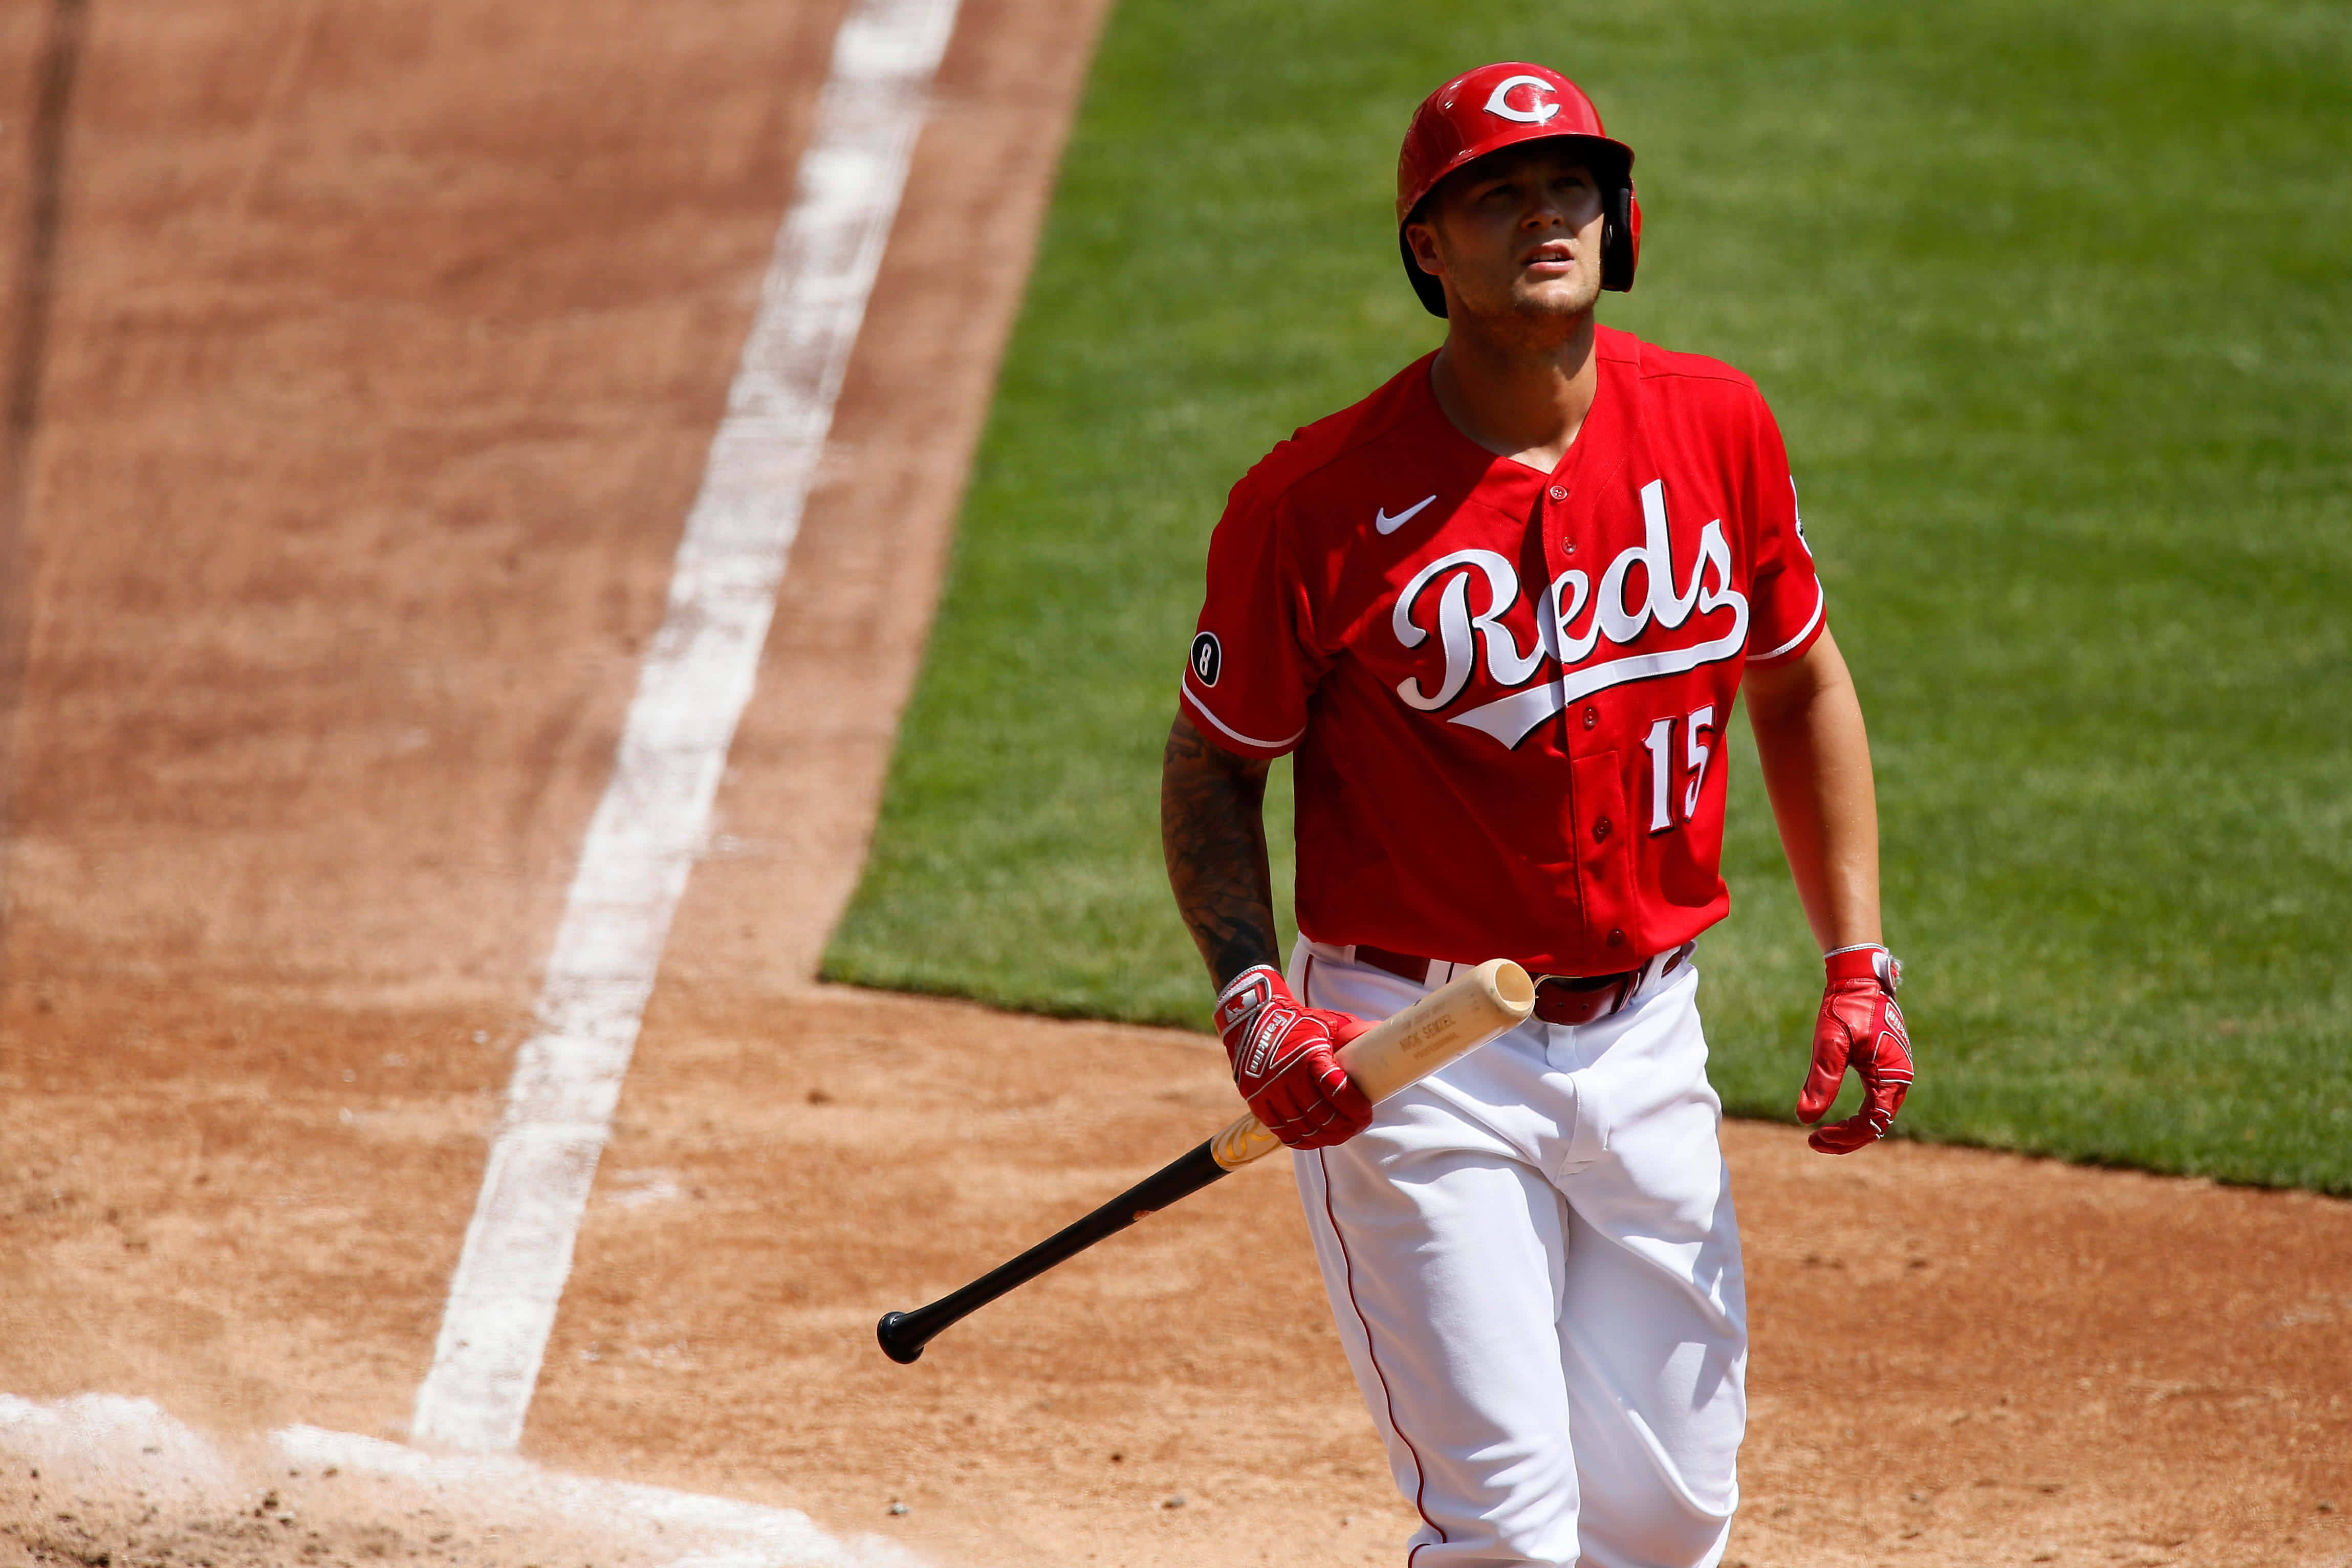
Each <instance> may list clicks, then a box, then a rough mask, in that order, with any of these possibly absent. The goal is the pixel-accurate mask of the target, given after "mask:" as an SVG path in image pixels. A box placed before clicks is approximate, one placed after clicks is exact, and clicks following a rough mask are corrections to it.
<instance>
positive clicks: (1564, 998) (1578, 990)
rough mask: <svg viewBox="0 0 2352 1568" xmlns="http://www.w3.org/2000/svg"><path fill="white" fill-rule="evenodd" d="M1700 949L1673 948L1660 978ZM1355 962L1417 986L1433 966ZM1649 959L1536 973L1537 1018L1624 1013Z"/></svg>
mask: <svg viewBox="0 0 2352 1568" xmlns="http://www.w3.org/2000/svg"><path fill="white" fill-rule="evenodd" d="M1696 945H1697V944H1696V943H1695V942H1685V943H1683V944H1682V946H1680V947H1678V948H1676V949H1675V951H1674V952H1673V954H1672V955H1671V956H1669V957H1668V958H1667V960H1666V962H1665V963H1664V966H1663V967H1661V968H1660V969H1659V970H1658V973H1660V974H1661V975H1666V974H1672V973H1674V972H1675V970H1677V969H1679V968H1681V967H1682V964H1683V961H1684V960H1685V959H1686V958H1688V957H1689V956H1690V955H1691V949H1692V948H1693V947H1695V946H1696ZM1356 960H1357V962H1358V963H1369V964H1370V965H1371V966H1372V967H1373V968H1374V969H1381V970H1386V971H1387V972H1388V973H1391V974H1393V975H1395V976H1396V977H1397V978H1398V979H1400V980H1410V981H1412V983H1413V984H1416V985H1426V984H1429V966H1430V964H1431V963H1433V962H1436V961H1433V960H1431V959H1426V958H1415V957H1414V956H1413V955H1412V954H1411V953H1408V952H1389V951H1388V950H1387V949H1385V948H1378V947H1368V946H1366V945H1365V944H1363V943H1362V942H1358V943H1357V944H1356ZM1650 963H1651V961H1650V960H1647V959H1645V960H1643V962H1642V963H1638V964H1636V965H1635V966H1634V967H1633V968H1631V969H1627V970H1623V971H1621V972H1619V973H1615V974H1538V975H1536V976H1535V977H1534V978H1535V983H1536V1016H1537V1017H1538V1018H1540V1019H1542V1020H1543V1021H1544V1022H1545V1023H1547V1024H1565V1025H1576V1024H1590V1023H1591V1022H1593V1021H1594V1020H1596V1019H1600V1018H1606V1017H1607V1016H1609V1015H1611V1014H1612V1013H1615V1012H1619V1011H1621V1010H1622V1008H1623V1007H1624V1005H1625V1004H1626V1003H1628V1002H1631V1001H1632V1000H1633V993H1634V992H1636V991H1638V990H1640V989H1641V985H1642V979H1643V976H1644V975H1646V974H1647V973H1649V972H1650Z"/></svg>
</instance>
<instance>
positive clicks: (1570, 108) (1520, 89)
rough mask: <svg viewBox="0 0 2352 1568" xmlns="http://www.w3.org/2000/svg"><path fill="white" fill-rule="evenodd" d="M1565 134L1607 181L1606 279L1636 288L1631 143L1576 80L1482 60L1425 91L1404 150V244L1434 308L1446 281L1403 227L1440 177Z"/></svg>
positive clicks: (1441, 309) (1416, 284) (1637, 212)
mask: <svg viewBox="0 0 2352 1568" xmlns="http://www.w3.org/2000/svg"><path fill="white" fill-rule="evenodd" d="M1555 136H1557V137H1562V138H1566V139H1569V140H1571V141H1575V142H1581V143H1583V145H1584V148H1585V151H1586V152H1587V153H1588V154H1590V156H1591V159H1592V165H1593V167H1592V174H1593V178H1595V179H1596V180H1598V181H1599V182H1600V184H1601V207H1602V211H1603V213H1604V214H1605V216H1606V219H1607V221H1606V222H1605V224H1604V225H1603V226H1602V227H1601V287H1602V288H1603V289H1619V290H1625V289H1632V288H1633V266H1634V263H1635V262H1636V261H1638V260H1639V259H1640V258H1641V254H1642V204H1641V203H1639V202H1637V201H1635V200H1634V199H1633V149H1632V148H1631V147H1628V146H1626V145H1625V143H1623V142H1615V141H1612V140H1611V139H1610V137H1609V134H1608V132H1605V131H1603V130H1601V111H1600V110H1597V109H1594V108H1593V107H1592V100H1591V99H1589V98H1587V97H1585V96H1584V92H1583V89H1580V88H1579V87H1578V86H1577V85H1576V84H1575V83H1574V82H1572V81H1570V80H1569V79H1567V78H1566V77H1564V76H1562V75H1560V74H1559V72H1558V71H1556V70H1552V69H1550V68H1548V67H1544V66H1535V65H1528V63H1526V62H1525V61H1523V60H1505V61H1502V62H1501V63H1499V64H1496V65H1491V66H1480V67H1479V68H1477V69H1476V70H1474V71H1470V72H1468V73H1466V74H1465V75H1462V76H1457V77H1455V78H1454V79H1453V80H1452V81H1449V82H1447V83H1446V84H1445V85H1444V87H1441V88H1439V89H1437V90H1436V91H1435V92H1433V93H1431V94H1430V95H1429V96H1428V97H1427V98H1424V99H1423V100H1421V107H1420V108H1419V109H1416V110H1413V111H1412V124H1411V125H1410V126H1408V127H1406V128H1405V133H1404V149H1403V151H1402V152H1400V153H1398V154H1397V249H1398V250H1399V251H1400V252H1402V255H1403V257H1404V275H1405V276H1406V277H1407V278H1409V279H1412V289H1413V292H1414V293H1416V294H1418V295H1420V296H1421V302H1422V303H1423V305H1425V306H1427V307H1428V309H1429V313H1430V314H1431V315H1433V316H1443V315H1444V314H1445V288H1444V285H1443V284H1441V283H1440V282H1438V280H1437V279H1434V278H1432V277H1431V276H1430V275H1429V274H1428V273H1426V272H1423V270H1422V269H1421V266H1420V264H1419V263H1418V262H1416V261H1414V260H1413V258H1412V247H1411V246H1410V245H1407V244H1406V243H1405V238H1404V226H1405V224H1406V223H1407V222H1408V221H1409V220H1410V219H1411V218H1412V215H1413V209H1414V208H1415V207H1418V206H1419V205H1421V203H1422V198H1423V197H1424V196H1426V195H1429V193H1430V192H1431V191H1433V190H1434V189H1436V187H1437V182H1438V181H1440V180H1442V179H1444V178H1445V176H1446V175H1448V174H1453V173H1454V171H1455V170H1457V169H1460V168H1464V167H1465V166H1467V165H1468V164H1470V163H1474V162H1475V161H1476V160H1478V159H1480V158H1483V157H1485V156H1486V154H1487V153H1494V152H1499V151H1500V150H1502V149H1503V148H1505V147H1515V146H1517V145H1518V144H1519V143H1520V142H1536V141H1541V140H1544V139H1546V138H1549V137H1555Z"/></svg>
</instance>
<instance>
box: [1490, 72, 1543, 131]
mask: <svg viewBox="0 0 2352 1568" xmlns="http://www.w3.org/2000/svg"><path fill="white" fill-rule="evenodd" d="M1515 87H1531V88H1534V89H1536V91H1537V92H1538V93H1539V94H1545V95H1549V93H1550V92H1551V90H1552V85H1551V83H1549V82H1548V81H1546V80H1544V79H1543V78H1541V77H1539V76H1507V77H1505V78H1504V79H1502V80H1500V81H1498V82H1496V84H1495V90H1494V92H1493V93H1492V94H1490V95H1489V96H1488V98H1487V100H1486V112H1487V113H1489V114H1499V115H1501V116H1502V117H1503V118H1504V119H1506V120H1516V121H1518V122H1519V123H1520V124H1522V125H1541V124H1542V123H1543V122H1544V121H1547V120H1549V119H1550V118H1551V117H1552V116H1553V115H1555V114H1558V113H1559V104H1557V103H1553V102H1550V101H1549V100H1548V98H1538V100H1536V106H1535V107H1534V108H1533V109H1513V108H1512V107H1511V105H1510V101H1509V100H1510V96H1511V89H1513V88H1515Z"/></svg>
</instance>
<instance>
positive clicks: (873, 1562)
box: [0, 1394, 922, 1568]
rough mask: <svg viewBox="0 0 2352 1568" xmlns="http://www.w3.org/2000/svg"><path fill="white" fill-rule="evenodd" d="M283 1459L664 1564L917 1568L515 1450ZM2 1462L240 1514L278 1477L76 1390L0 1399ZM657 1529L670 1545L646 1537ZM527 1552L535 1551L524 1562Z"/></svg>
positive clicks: (793, 1514)
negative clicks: (546, 1463)
mask: <svg viewBox="0 0 2352 1568" xmlns="http://www.w3.org/2000/svg"><path fill="white" fill-rule="evenodd" d="M269 1448H270V1451H271V1452H272V1453H273V1454H274V1455H275V1456H276V1458H277V1459H278V1461H279V1462H280V1463H282V1464H287V1465H292V1466H298V1467H300V1468H304V1469H307V1470H309V1471H310V1473H311V1474H313V1475H318V1474H320V1472H323V1471H328V1470H330V1469H331V1468H340V1469H342V1470H347V1471H352V1472H355V1473H362V1474H367V1475H373V1476H381V1477H383V1478H385V1479H387V1480H389V1481H391V1482H393V1483H394V1484H395V1485H397V1486H399V1487H401V1488H402V1489H403V1496H404V1497H405V1498H414V1499H416V1500H429V1501H434V1502H438V1503H440V1504H442V1505H445V1506H446V1507H448V1508H451V1509H454V1510H457V1511H461V1512H462V1513H463V1514H465V1515H466V1516H467V1518H468V1519H469V1520H470V1521H472V1522H475V1523H478V1524H484V1525H494V1526H499V1527H501V1528H506V1529H509V1530H516V1529H520V1530H522V1531H529V1530H530V1529H531V1528H532V1527H533V1526H534V1525H540V1526H545V1525H548V1524H554V1525H558V1526H561V1527H562V1528H563V1529H564V1530H565V1531H570V1532H580V1533H593V1534H595V1535H596V1536H598V1537H599V1538H603V1539H607V1540H612V1541H614V1542H623V1541H626V1542H631V1543H633V1544H635V1546H636V1547H637V1548H638V1549H639V1550H640V1551H642V1552H646V1553H647V1554H649V1555H650V1556H652V1557H653V1558H654V1559H655V1560H656V1561H660V1562H663V1563H666V1564H667V1568H919V1564H920V1563H921V1562H922V1559H920V1558H919V1557H918V1556H916V1555H915V1554H914V1553H912V1552H908V1551H907V1549H906V1548H904V1547H902V1546H900V1545H899V1544H898V1542H893V1541H890V1540H888V1539H887V1538H886V1537H882V1536H877V1535H866V1536H861V1537H859V1538H857V1539H856V1540H854V1541H849V1542H843V1541H838V1540H835V1538H834V1537H832V1536H830V1535H828V1534H826V1533H825V1532H824V1531H822V1530H820V1529H819V1528H818V1527H817V1526H816V1524H815V1523H814V1521H811V1520H810V1518H809V1517H808V1515H806V1514H804V1513H802V1512H800V1511H799V1510H796V1509H784V1508H766V1507H762V1506H761V1505H759V1504H757V1503H748V1502H740V1501H737V1500H733V1499H730V1498H718V1497H705V1496H701V1495H699V1494H698V1493H694V1492H682V1491H675V1490H672V1489H668V1488H666V1487H652V1486H644V1485H640V1484H638V1483H635V1482H630V1481H610V1480H598V1479H591V1478H588V1477H583V1476H573V1475H566V1474H564V1473H562V1472H561V1471H556V1470H546V1469H541V1468H540V1467H538V1466H536V1465H533V1464H531V1463H530V1462H529V1461H527V1460H524V1459H520V1458H514V1457H513V1456H511V1455H504V1454H494V1455H472V1454H467V1455H436V1454H427V1453H423V1452H420V1451H419V1450H417V1449H415V1448H410V1447H404V1446H402V1445H401V1444H398V1443H387V1442H384V1441H383V1440H382V1439H380V1438H375V1437H362V1436H357V1435H355V1434H353V1433H349V1432H331V1431H327V1430H325V1429H324V1428H321V1427H318V1426H285V1427H281V1428H279V1429H278V1430H277V1431H275V1432H272V1433H270V1434H269ZM0 1453H5V1454H9V1455H12V1456H14V1457H16V1458H17V1459H18V1460H19V1461H20V1462H21V1461H30V1462H31V1463H33V1464H34V1465H35V1467H36V1468H37V1469H39V1470H40V1472H41V1473H42V1474H43V1475H44V1476H45V1477H47V1481H46V1483H45V1484H47V1486H49V1487H50V1488H52V1489H58V1490H60V1493H61V1495H66V1494H67V1493H68V1492H69V1490H70V1489H73V1488H74V1487H76V1486H77V1485H83V1486H86V1485H89V1484H91V1483H93V1482H95V1483H99V1484H101V1485H111V1486H112V1487H113V1488H115V1489H118V1490H121V1491H122V1492H125V1493H129V1492H131V1491H134V1490H135V1492H136V1494H137V1496H138V1497H139V1498H140V1499H141V1500H147V1501H153V1502H156V1503H162V1504H176V1505H180V1506H186V1505H190V1504H193V1505H194V1506H197V1507H204V1506H207V1505H209V1506H211V1507H214V1508H222V1507H231V1508H236V1509H242V1508H244V1507H246V1506H247V1503H249V1501H250V1493H251V1491H252V1490H253V1489H255V1488H256V1487H257V1486H262V1485H268V1483H269V1479H270V1478H271V1477H274V1476H275V1475H276V1472H275V1471H270V1472H267V1473H266V1474H263V1475H256V1474H255V1473H254V1464H253V1457H252V1456H250V1455H247V1456H245V1457H244V1458H242V1459H240V1458H237V1457H235V1456H233V1455H231V1454H229V1453H225V1452H223V1451H222V1450H221V1449H220V1448H219V1447H216V1446H215V1444H214V1443H213V1442H212V1441H211V1440H209V1439H208V1438H206V1437H205V1436H203V1435H202V1434H201V1433H198V1432H196V1431H194V1430H193V1429H192V1428H190V1427H188V1426H185V1425H184V1424H183V1423H181V1422H180V1421H177V1420H175V1419H173V1417H172V1416H171V1415H168V1414H167V1413H165V1411H164V1410H163V1408H162V1407H161V1406H160V1405H157V1404H156V1403H155V1402H154V1401H153V1400H152V1399H131V1398H125V1397H123V1396H121V1395H120V1394H76V1395H74V1396H73V1397H71V1398H69V1399H59V1400H51V1401H43V1402H36V1401H33V1400H28V1399H19V1398H16V1396H14V1395H11V1394H0ZM656 1534H659V1535H660V1536H662V1537H664V1538H666V1540H667V1542H671V1543H672V1544H670V1545H668V1546H667V1549H664V1548H662V1547H659V1546H656V1543H655V1542H654V1541H653V1540H652V1539H651V1538H652V1537H653V1536H654V1535H656ZM524 1555H528V1553H524Z"/></svg>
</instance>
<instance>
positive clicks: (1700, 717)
mask: <svg viewBox="0 0 2352 1568" xmlns="http://www.w3.org/2000/svg"><path fill="white" fill-rule="evenodd" d="M1676 723H1680V724H1681V725H1682V726H1683V758H1684V766H1685V769H1686V770H1687V771H1688V773H1689V780H1688V782H1687V783H1685V784H1684V786H1683V791H1682V814H1681V816H1675V724H1676ZM1714 742H1715V704H1714V703H1712V702H1710V703H1708V704H1707V705H1706V707H1704V708H1698V709H1694V710H1692V711H1691V713H1690V715H1689V717H1687V718H1685V719H1682V720H1675V719H1661V720H1659V721H1657V722H1656V723H1654V724H1653V725H1651V726H1650V732H1649V734H1648V735H1646V736H1644V737H1643V741H1642V744H1643V746H1644V747H1646V748H1648V750H1649V752H1650V831H1651V832H1653V833H1664V832H1667V831H1669V830H1671V829H1672V828H1673V827H1674V826H1675V824H1676V823H1677V822H1688V821H1689V820H1690V819H1691V818H1692V817H1694V816H1697V815H1698V791H1699V786H1700V785H1701V784H1705V783H1706V764H1707V759H1708V758H1710V757H1711V756H1713V755H1714V754H1715V744H1714Z"/></svg>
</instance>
